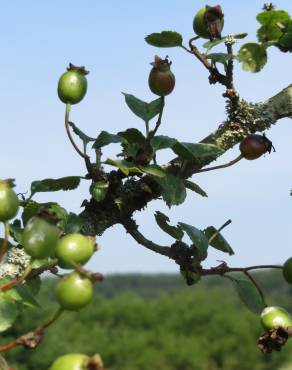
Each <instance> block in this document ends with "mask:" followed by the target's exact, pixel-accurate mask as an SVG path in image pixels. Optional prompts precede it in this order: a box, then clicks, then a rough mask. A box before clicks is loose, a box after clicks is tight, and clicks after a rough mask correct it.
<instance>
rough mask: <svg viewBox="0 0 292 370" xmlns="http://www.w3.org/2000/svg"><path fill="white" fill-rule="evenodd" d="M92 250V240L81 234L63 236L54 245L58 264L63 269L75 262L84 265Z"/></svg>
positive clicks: (70, 266)
mask: <svg viewBox="0 0 292 370" xmlns="http://www.w3.org/2000/svg"><path fill="white" fill-rule="evenodd" d="M93 252H94V244H93V242H92V241H91V240H90V239H88V238H86V236H84V235H81V234H68V235H66V236H63V237H62V238H61V239H59V240H58V243H57V246H56V257H57V258H58V265H59V266H60V267H62V268H64V269H70V268H73V267H74V265H75V264H81V265H84V264H85V263H86V262H87V261H88V260H89V259H90V257H91V256H92V254H93Z"/></svg>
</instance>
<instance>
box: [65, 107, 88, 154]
mask: <svg viewBox="0 0 292 370" xmlns="http://www.w3.org/2000/svg"><path fill="white" fill-rule="evenodd" d="M70 109H71V105H70V103H67V104H66V111H65V128H66V132H67V135H68V138H69V140H70V142H71V144H72V145H73V147H74V149H75V150H76V152H77V153H78V154H79V155H80V156H81V157H82V158H83V159H86V158H88V156H87V155H86V154H84V153H82V151H81V150H80V149H79V148H78V146H77V145H76V144H75V142H74V140H73V137H72V135H71V132H70V128H69V113H70Z"/></svg>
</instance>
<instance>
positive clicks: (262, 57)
mask: <svg viewBox="0 0 292 370" xmlns="http://www.w3.org/2000/svg"><path fill="white" fill-rule="evenodd" d="M237 59H238V61H239V62H241V63H242V68H243V69H244V70H245V71H250V72H252V73H256V72H259V71H260V70H261V69H262V68H263V67H264V65H265V64H266V63H267V52H266V48H265V47H264V46H262V45H259V44H257V43H255V42H250V43H247V44H244V45H242V47H241V48H240V50H239V52H238V55H237Z"/></svg>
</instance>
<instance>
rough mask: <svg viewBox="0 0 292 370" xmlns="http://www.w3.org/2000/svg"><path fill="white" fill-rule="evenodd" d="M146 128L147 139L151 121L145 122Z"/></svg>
mask: <svg viewBox="0 0 292 370" xmlns="http://www.w3.org/2000/svg"><path fill="white" fill-rule="evenodd" d="M145 126H146V137H148V136H149V121H145Z"/></svg>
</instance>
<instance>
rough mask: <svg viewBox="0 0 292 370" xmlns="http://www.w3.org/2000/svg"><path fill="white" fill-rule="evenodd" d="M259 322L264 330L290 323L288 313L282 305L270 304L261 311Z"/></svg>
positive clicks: (290, 319)
mask: <svg viewBox="0 0 292 370" xmlns="http://www.w3.org/2000/svg"><path fill="white" fill-rule="evenodd" d="M261 324H262V327H263V328H264V329H265V330H271V329H276V328H279V327H283V328H287V327H288V326H291V325H292V318H291V316H290V314H289V313H288V312H287V311H286V310H285V309H284V308H282V307H276V306H270V307H266V308H264V310H263V311H262V313H261Z"/></svg>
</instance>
